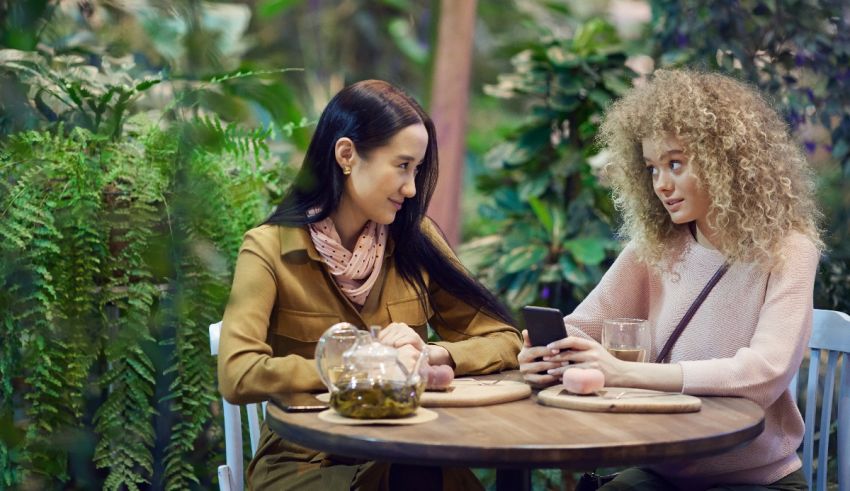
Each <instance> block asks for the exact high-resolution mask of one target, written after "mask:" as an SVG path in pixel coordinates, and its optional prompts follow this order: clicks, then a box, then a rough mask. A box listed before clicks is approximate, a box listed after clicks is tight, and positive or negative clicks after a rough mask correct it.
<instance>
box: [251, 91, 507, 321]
mask: <svg viewBox="0 0 850 491" xmlns="http://www.w3.org/2000/svg"><path fill="white" fill-rule="evenodd" d="M414 124H422V125H424V126H425V129H426V130H427V131H428V148H427V149H426V150H425V157H424V159H423V161H422V164H421V165H420V166H419V171H418V173H417V175H416V190H417V192H416V195H415V196H414V197H413V198H409V199H406V200H404V204H403V206H402V207H401V210H399V211H398V213H396V217H395V220H394V221H393V222H392V223H391V224H390V226H389V230H390V236H391V237H392V239H393V241H394V242H395V252H394V253H393V257H394V261H395V265H396V268H398V271H399V273H400V274H401V276H402V278H403V279H404V280H405V281H407V282H408V283H410V284H412V285H413V286H414V287H415V288H416V289H417V290H418V291H419V292H420V295H422V296H423V297H424V296H427V295H428V289H427V288H426V286H425V281H424V279H423V277H422V270H425V271H427V272H428V275H429V277H430V278H431V280H433V281H436V282H437V284H438V285H439V286H440V287H441V288H443V289H444V290H446V291H448V292H449V293H451V294H452V295H453V296H455V297H456V298H458V299H460V300H462V301H464V302H466V303H467V304H469V305H472V306H474V307H476V308H480V309H483V310H484V311H485V312H487V313H488V314H490V315H491V316H493V317H495V318H497V319H499V320H501V321H503V322H505V323H507V324H510V325H514V322H513V319H512V317H511V314H510V312H509V311H508V310H507V309H506V308H505V307H504V305H502V303H501V302H499V300H498V299H497V298H496V297H495V296H494V295H493V294H492V293H490V292H489V291H488V290H487V289H486V288H484V286H482V285H481V284H480V283H478V282H477V281H476V280H475V279H474V278H472V277H471V276H470V275H469V274H468V273H467V272H466V271H464V270H463V269H462V268H461V267H459V266H458V265H456V264H455V262H454V261H452V260H450V259H449V258H447V257H446V256H445V255H444V254H443V253H442V252H440V249H439V248H438V247H437V246H436V245H435V244H434V243H433V242H432V241H431V239H429V238H428V237H427V236H426V235H425V234H423V233H422V230H421V228H420V227H421V222H422V219H423V217H424V216H425V211H426V210H427V209H428V203H429V202H430V201H431V195H433V194H434V189H435V187H436V185H437V174H438V159H437V135H436V131H435V130H434V123H433V122H432V121H431V118H429V117H428V115H427V114H425V111H424V110H423V109H422V108H421V107H420V106H419V104H418V103H417V102H416V101H415V100H414V99H413V98H412V97H410V96H409V95H407V94H406V93H404V92H403V91H402V90H401V89H399V88H397V87H395V86H393V85H391V84H389V83H387V82H383V81H380V80H364V81H361V82H357V83H355V84H352V85H349V86H348V87H346V88H344V89H342V90H341V91H340V92H339V93H338V94H337V95H335V96H334V97H333V99H331V101H330V102H329V103H328V105H327V107H326V108H325V110H324V111H323V112H322V116H321V117H320V118H319V123H318V125H317V126H316V132H315V133H314V134H313V139H312V140H311V141H310V145H309V147H308V148H307V154H306V155H305V156H304V163H303V164H302V165H301V170H300V171H299V172H298V175H297V176H296V178H295V181H294V182H293V184H292V186H291V187H290V188H289V189H288V190H287V191H286V194H285V195H284V197H283V200H282V201H281V203H280V204H279V205H278V207H277V208H276V209H275V211H274V212H273V213H272V215H271V216H270V217H269V218H268V219H267V220H266V222H265V223H267V224H275V225H284V226H304V225H306V224H309V223H315V222H318V221H319V220H322V219H324V218H325V217H327V216H328V215H330V213H331V212H332V211H333V210H335V209H336V207H337V206H339V201H340V197H341V196H342V190H343V185H344V182H345V178H346V176H344V175H343V174H342V170H341V169H340V167H339V165H337V162H336V157H335V155H334V147H335V145H336V142H337V140H339V139H340V138H342V137H348V138H350V139H351V140H352V141H353V142H354V146H355V148H356V149H357V152H358V153H360V154H361V155H364V156H368V154H369V152H370V151H372V150H374V149H376V148H378V147H380V146H383V145H386V144H387V143H388V142H389V140H390V139H391V138H392V137H393V136H395V134H396V133H398V132H399V131H401V130H402V129H404V128H406V127H408V126H410V125H414ZM315 209H319V210H321V211H320V212H319V213H317V214H312V215H311V214H310V213H309V211H310V210H315Z"/></svg>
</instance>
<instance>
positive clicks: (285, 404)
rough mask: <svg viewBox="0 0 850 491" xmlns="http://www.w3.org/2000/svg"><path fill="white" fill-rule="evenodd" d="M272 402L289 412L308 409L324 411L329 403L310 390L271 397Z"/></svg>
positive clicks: (306, 410) (299, 411)
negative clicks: (317, 397)
mask: <svg viewBox="0 0 850 491" xmlns="http://www.w3.org/2000/svg"><path fill="white" fill-rule="evenodd" d="M271 400H272V402H273V403H274V404H275V405H276V406H278V407H279V408H281V409H283V410H284V411H286V412H288V413H303V412H308V411H323V410H325V409H327V408H328V404H327V403H325V402H322V401H320V400H318V399H316V396H315V395H314V394H310V393H308V392H290V393H286V394H279V395H276V396H272V397H271Z"/></svg>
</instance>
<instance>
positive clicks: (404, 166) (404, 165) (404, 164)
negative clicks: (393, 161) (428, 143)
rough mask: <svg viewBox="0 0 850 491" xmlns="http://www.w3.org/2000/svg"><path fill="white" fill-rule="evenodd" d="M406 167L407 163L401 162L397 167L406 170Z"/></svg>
mask: <svg viewBox="0 0 850 491" xmlns="http://www.w3.org/2000/svg"><path fill="white" fill-rule="evenodd" d="M408 165H410V164H408V163H407V162H403V163H402V164H401V165H399V167H401V168H402V169H405V170H406V169H407V166H408Z"/></svg>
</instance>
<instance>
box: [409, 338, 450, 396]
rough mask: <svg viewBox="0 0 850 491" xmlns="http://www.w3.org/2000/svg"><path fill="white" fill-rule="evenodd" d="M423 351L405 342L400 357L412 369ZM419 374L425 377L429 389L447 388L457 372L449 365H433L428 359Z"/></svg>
mask: <svg viewBox="0 0 850 491" xmlns="http://www.w3.org/2000/svg"><path fill="white" fill-rule="evenodd" d="M421 353H422V352H421V351H419V350H418V349H416V348H414V347H413V345H410V344H405V345H404V346H402V347H401V348H398V359H399V361H400V362H401V363H402V364H403V365H404V366H405V367H406V368H407V369H408V370H412V369H413V367H414V366H415V365H416V360H418V359H419V356H420V354H421ZM419 374H420V375H421V376H422V377H423V378H424V379H425V384H426V387H427V388H429V389H437V390H440V389H445V388H446V387H448V386H450V385H451V384H452V380H454V378H455V372H454V370H452V367H450V366H449V365H431V364H430V363H428V360H427V359H426V360H425V361H424V364H423V365H422V366H421V367H420V369H419Z"/></svg>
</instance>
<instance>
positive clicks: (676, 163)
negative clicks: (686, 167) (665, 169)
mask: <svg viewBox="0 0 850 491" xmlns="http://www.w3.org/2000/svg"><path fill="white" fill-rule="evenodd" d="M681 168H682V163H681V162H679V161H678V160H671V161H670V169H672V170H679V169H681Z"/></svg>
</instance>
